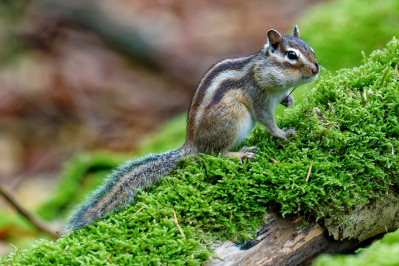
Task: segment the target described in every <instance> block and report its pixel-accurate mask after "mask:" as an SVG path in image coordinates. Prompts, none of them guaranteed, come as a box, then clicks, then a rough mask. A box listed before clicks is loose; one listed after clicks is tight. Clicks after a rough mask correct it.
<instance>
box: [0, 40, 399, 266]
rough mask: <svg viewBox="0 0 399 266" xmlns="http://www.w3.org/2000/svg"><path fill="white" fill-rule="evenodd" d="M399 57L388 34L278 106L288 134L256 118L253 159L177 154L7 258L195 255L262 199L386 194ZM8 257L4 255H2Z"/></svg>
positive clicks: (330, 203)
mask: <svg viewBox="0 0 399 266" xmlns="http://www.w3.org/2000/svg"><path fill="white" fill-rule="evenodd" d="M398 63H399V47H398V41H397V40H396V39H394V40H392V41H391V42H390V43H388V46H387V49H385V50H383V51H376V52H373V53H372V54H371V55H370V56H369V57H367V58H366V59H365V63H364V65H362V66H360V67H358V68H353V69H347V70H341V71H339V72H337V73H336V74H327V75H325V76H324V77H323V78H321V79H320V80H319V81H318V82H317V84H316V87H315V88H314V90H312V92H311V93H310V94H308V95H307V96H306V101H304V102H303V103H302V104H299V105H297V106H296V107H295V108H293V109H290V110H287V111H286V112H285V113H284V114H283V116H282V117H281V118H280V119H279V120H280V121H279V125H280V126H282V127H286V128H290V127H295V128H297V133H296V135H295V136H297V137H296V138H294V139H292V140H290V141H287V142H282V141H280V140H276V139H274V138H272V137H271V136H270V135H269V134H268V133H267V132H265V131H264V130H262V129H261V128H260V127H257V128H256V129H255V130H254V131H253V133H252V134H251V135H250V137H249V138H248V139H247V140H246V142H245V143H244V144H245V145H257V146H258V147H259V151H258V154H259V157H258V158H256V159H255V160H253V161H251V162H249V161H246V162H245V163H244V164H243V165H240V163H239V162H238V161H237V160H230V159H226V158H222V157H220V156H212V155H204V156H201V157H198V158H194V159H193V160H191V159H187V160H184V161H183V162H181V164H180V165H179V167H178V168H177V169H176V170H175V171H173V172H172V173H171V174H170V175H169V176H167V177H165V178H164V179H163V180H162V181H161V182H160V183H159V184H158V185H156V186H153V187H152V188H151V189H149V190H148V191H146V192H141V193H139V195H138V197H137V201H136V203H135V204H133V205H132V206H130V207H128V208H126V209H125V210H123V211H121V212H118V213H111V214H110V215H108V216H107V217H106V218H104V219H101V220H98V221H96V222H94V223H93V224H91V225H89V226H88V227H86V228H84V229H82V230H80V231H76V232H73V233H72V234H71V235H69V236H64V237H63V238H61V239H59V240H58V241H56V242H48V241H41V242H38V243H37V244H36V245H35V246H34V247H32V248H30V249H27V250H20V251H19V253H18V255H17V257H16V259H15V261H14V265H18V264H49V263H63V264H72V265H74V264H80V263H83V264H106V263H108V262H109V260H108V258H109V259H111V260H112V261H113V262H114V263H118V264H140V263H142V264H148V263H150V262H151V263H171V264H198V263H202V262H204V261H205V260H206V259H207V258H208V256H210V255H211V253H210V251H209V248H210V246H211V244H210V243H212V241H214V240H215V239H226V238H230V239H233V240H244V239H249V238H251V237H254V235H255V230H256V228H257V227H258V226H259V225H260V223H261V222H262V217H263V216H264V214H265V211H266V208H267V207H270V206H277V207H279V208H280V210H281V212H282V214H283V215H285V214H304V213H305V214H310V215H312V216H313V217H314V218H315V219H321V218H324V217H328V216H337V215H340V214H343V213H345V212H347V211H350V210H351V208H352V207H354V206H356V205H357V204H358V203H360V202H368V201H372V200H373V199H374V198H379V197H381V195H383V194H386V193H388V194H390V193H391V191H393V190H397V188H398V185H399V178H398V176H399V163H398V157H397V152H398V151H399V138H398V137H399V120H398V114H399V85H398V82H397V79H398ZM238 148H239V147H238ZM270 158H274V159H275V160H277V161H278V163H270V161H269V159H270ZM311 163H313V169H312V172H311V175H310V179H309V180H308V182H307V181H306V176H307V172H308V169H309V166H310V164H311ZM142 206H145V207H144V209H142V210H141V212H139V213H138V214H137V215H136V216H135V217H134V218H133V219H132V220H131V221H130V222H128V223H126V221H127V220H128V219H129V218H130V217H132V216H133V214H134V213H135V212H136V211H137V210H139V209H140V208H141V207H142ZM173 210H175V211H176V213H177V217H178V221H179V224H180V226H181V228H182V230H183V232H184V234H185V238H184V237H183V236H182V235H181V234H180V232H179V230H178V228H177V227H176V225H175V224H174V222H173V220H174V219H173ZM107 256H108V258H107ZM13 259H14V255H13V254H10V255H9V256H7V257H5V258H3V259H2V262H3V263H6V262H7V263H10V262H11V261H13Z"/></svg>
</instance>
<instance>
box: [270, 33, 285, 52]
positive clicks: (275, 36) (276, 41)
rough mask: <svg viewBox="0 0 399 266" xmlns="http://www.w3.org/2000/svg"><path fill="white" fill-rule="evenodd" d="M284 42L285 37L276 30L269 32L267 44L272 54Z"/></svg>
mask: <svg viewBox="0 0 399 266" xmlns="http://www.w3.org/2000/svg"><path fill="white" fill-rule="evenodd" d="M282 40H283V35H281V34H280V32H278V31H276V30H269V31H268V32H267V44H268V46H269V48H271V52H273V51H274V50H276V49H277V48H278V47H279V46H280V45H281V41H282Z"/></svg>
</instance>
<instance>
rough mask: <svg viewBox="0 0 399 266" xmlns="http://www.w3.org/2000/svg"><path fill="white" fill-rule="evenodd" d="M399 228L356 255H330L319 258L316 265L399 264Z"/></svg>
mask: <svg viewBox="0 0 399 266" xmlns="http://www.w3.org/2000/svg"><path fill="white" fill-rule="evenodd" d="M398 254H399V230H396V231H395V232H393V233H389V234H386V235H385V236H384V237H383V238H382V239H381V240H380V241H377V242H375V243H373V244H372V245H371V246H370V247H369V248H367V249H362V251H360V252H359V254H356V255H340V256H329V255H323V256H320V257H319V258H317V260H316V261H315V262H314V264H313V265H315V266H339V265H351V266H357V265H359V266H363V265H370V266H374V265H375V266H387V265H399V256H398Z"/></svg>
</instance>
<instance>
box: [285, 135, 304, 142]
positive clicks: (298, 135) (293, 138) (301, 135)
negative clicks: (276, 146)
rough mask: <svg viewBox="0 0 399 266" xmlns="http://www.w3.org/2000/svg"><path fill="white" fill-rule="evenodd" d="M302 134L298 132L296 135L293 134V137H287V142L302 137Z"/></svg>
mask: <svg viewBox="0 0 399 266" xmlns="http://www.w3.org/2000/svg"><path fill="white" fill-rule="evenodd" d="M300 136H302V134H298V135H296V136H293V137H291V138H289V139H287V140H286V141H285V142H288V141H290V140H292V139H295V138H297V137H300Z"/></svg>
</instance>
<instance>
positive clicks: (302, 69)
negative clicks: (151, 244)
mask: <svg viewBox="0 0 399 266" xmlns="http://www.w3.org/2000/svg"><path fill="white" fill-rule="evenodd" d="M318 73H319V65H318V63H317V60H316V57H315V54H314V52H313V49H312V48H311V47H310V46H309V45H308V44H307V43H306V42H305V41H303V40H302V39H300V38H299V29H298V27H297V26H295V29H294V32H293V34H292V35H289V36H282V35H281V34H280V33H279V32H278V31H276V30H273V29H271V30H269V31H268V32H267V41H266V43H265V45H264V46H263V48H262V49H261V50H260V51H259V52H257V53H255V54H252V55H249V56H244V57H235V58H227V59H224V60H222V61H220V62H218V63H216V64H215V65H213V66H212V67H211V68H210V69H209V70H208V72H206V73H205V75H204V76H203V78H202V79H201V81H200V82H199V84H198V86H197V89H196V91H195V93H194V95H193V97H192V100H191V104H190V109H189V111H188V119H187V138H186V141H185V143H184V144H183V146H182V147H181V148H178V149H176V150H172V151H168V152H165V153H163V154H152V155H148V156H147V157H144V158H143V159H141V160H138V161H131V162H127V163H126V164H125V165H122V166H120V167H119V168H118V169H117V170H116V171H114V172H113V174H112V175H111V176H110V177H109V179H108V180H107V182H106V183H105V184H104V185H103V186H101V187H100V188H99V189H98V190H97V191H95V192H94V193H93V195H92V196H91V197H89V198H88V199H87V200H86V202H84V203H83V204H81V205H80V206H79V207H78V208H77V209H76V210H75V212H74V213H73V214H72V216H71V218H70V220H69V223H68V224H67V226H66V228H65V229H64V232H68V231H71V230H74V229H77V228H80V227H83V226H86V225H87V224H89V223H91V222H93V221H95V220H97V219H99V218H101V217H103V216H104V215H105V214H107V213H109V212H111V211H113V210H118V209H120V208H121V207H122V206H126V205H128V204H130V203H132V202H133V201H134V197H135V194H136V191H137V190H138V189H144V188H146V187H148V186H151V185H153V184H154V183H156V182H157V181H159V180H160V179H161V178H162V177H163V176H165V175H167V174H168V173H169V172H171V171H172V170H173V168H174V167H175V166H176V164H177V163H178V161H180V160H181V159H183V158H185V157H187V156H192V155H197V154H200V153H205V154H211V153H215V154H219V153H220V154H222V155H223V156H226V157H230V158H238V159H239V160H240V161H241V162H242V160H244V159H253V158H255V157H256V154H255V153H254V151H255V150H256V149H257V148H256V147H243V148H242V150H241V151H239V152H231V151H230V149H231V148H232V147H234V146H237V145H239V144H240V143H241V141H242V140H244V139H245V138H246V136H247V135H248V134H249V132H250V131H251V130H252V128H253V126H254V124H255V122H256V121H257V122H259V123H261V124H262V125H263V126H264V127H265V128H266V130H267V131H269V132H270V134H271V135H273V136H275V137H277V138H280V139H282V140H286V139H287V136H289V135H291V134H292V133H294V131H295V130H294V129H290V130H283V129H280V128H278V127H277V125H276V121H275V118H274V110H275V108H276V106H277V104H279V103H281V104H282V105H284V106H285V107H289V106H291V105H293V103H294V99H293V98H292V96H291V95H289V92H290V88H292V87H294V86H298V85H301V84H304V83H307V82H311V81H313V80H315V79H316V78H317V75H318Z"/></svg>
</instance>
